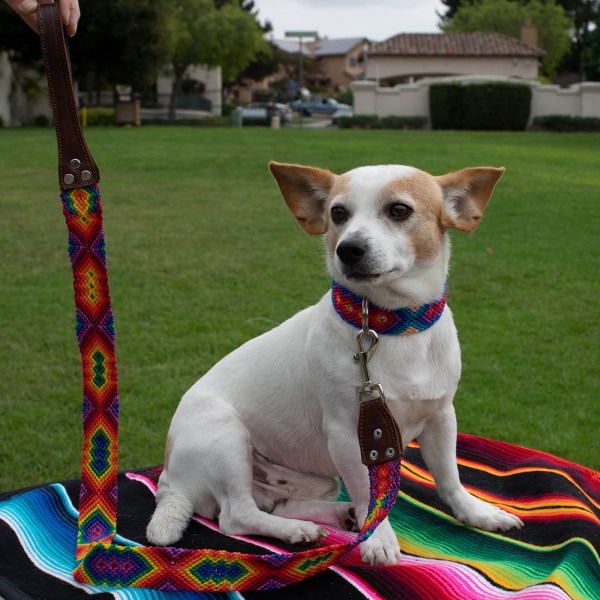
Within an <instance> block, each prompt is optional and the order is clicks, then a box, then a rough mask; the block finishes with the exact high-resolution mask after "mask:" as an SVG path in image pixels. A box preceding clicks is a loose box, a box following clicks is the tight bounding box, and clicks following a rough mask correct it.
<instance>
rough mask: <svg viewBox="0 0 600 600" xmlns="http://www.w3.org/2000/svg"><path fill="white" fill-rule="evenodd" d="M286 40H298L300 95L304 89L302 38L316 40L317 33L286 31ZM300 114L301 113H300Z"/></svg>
mask: <svg viewBox="0 0 600 600" xmlns="http://www.w3.org/2000/svg"><path fill="white" fill-rule="evenodd" d="M285 37H286V38H289V37H291V38H298V39H299V42H300V44H299V50H298V80H299V81H298V85H299V87H300V94H302V88H303V87H304V51H303V48H304V44H303V40H304V38H317V37H319V33H318V32H317V31H286V32H285ZM301 114H302V112H301Z"/></svg>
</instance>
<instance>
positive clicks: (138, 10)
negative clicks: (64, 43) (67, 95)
mask: <svg viewBox="0 0 600 600" xmlns="http://www.w3.org/2000/svg"><path fill="white" fill-rule="evenodd" d="M80 5H81V11H82V14H83V18H82V19H81V21H80V23H79V27H78V31H77V35H76V36H75V37H73V38H72V39H71V40H70V41H69V45H70V47H71V50H72V53H71V54H72V61H73V72H74V76H75V78H76V79H78V80H79V81H80V82H81V83H82V84H83V85H84V86H85V87H86V88H87V91H88V93H91V92H92V90H96V91H99V90H101V89H103V88H106V87H114V86H115V85H117V84H124V85H130V86H132V87H133V89H134V90H137V91H139V90H140V89H142V88H143V87H144V85H145V84H146V83H148V82H150V81H153V80H155V79H156V76H157V74H158V72H159V70H160V69H161V68H163V67H164V64H165V56H167V54H168V51H169V44H170V42H171V39H170V30H169V27H168V5H167V3H166V1H165V0H111V1H110V2H97V0H80Z"/></svg>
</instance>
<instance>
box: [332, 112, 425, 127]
mask: <svg viewBox="0 0 600 600" xmlns="http://www.w3.org/2000/svg"><path fill="white" fill-rule="evenodd" d="M335 123H336V125H337V126H338V127H339V128H340V129H425V127H426V126H427V119H426V118H425V117H395V116H389V117H377V116H375V115H356V116H354V117H339V118H337V119H336V120H335Z"/></svg>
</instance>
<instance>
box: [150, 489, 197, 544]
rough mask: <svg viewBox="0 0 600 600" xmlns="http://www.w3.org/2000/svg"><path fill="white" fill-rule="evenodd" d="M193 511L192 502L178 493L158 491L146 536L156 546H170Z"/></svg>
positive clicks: (177, 538) (179, 537)
mask: <svg viewBox="0 0 600 600" xmlns="http://www.w3.org/2000/svg"><path fill="white" fill-rule="evenodd" d="M192 513H193V506H192V503H191V502H190V501H189V500H188V499H187V498H186V497H185V496H182V495H180V494H174V493H172V492H166V493H165V492H163V493H162V494H161V493H159V494H158V495H157V496H156V510H155V511H154V514H153V515H152V518H151V519H150V523H148V527H147V529H146V537H147V538H148V541H150V542H151V543H152V544H155V545H156V546H171V545H173V544H174V543H175V542H177V541H178V540H179V539H181V536H182V535H183V532H184V531H185V529H186V527H187V526H188V523H189V521H190V518H191V516H192Z"/></svg>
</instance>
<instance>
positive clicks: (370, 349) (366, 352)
mask: <svg viewBox="0 0 600 600" xmlns="http://www.w3.org/2000/svg"><path fill="white" fill-rule="evenodd" d="M365 338H368V342H366V343H368V345H367V346H366V347H365V346H364V345H363V344H365ZM356 341H357V342H358V352H357V353H356V354H355V355H354V360H355V361H356V362H358V363H360V368H361V370H362V374H363V381H364V383H365V385H367V384H370V383H371V375H370V374H369V367H368V363H369V361H370V360H371V357H372V356H373V354H375V350H377V344H378V343H379V336H378V335H377V333H376V332H375V331H373V330H372V329H370V330H368V331H367V332H366V333H365V331H364V330H362V331H359V332H358V335H357V336H356Z"/></svg>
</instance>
